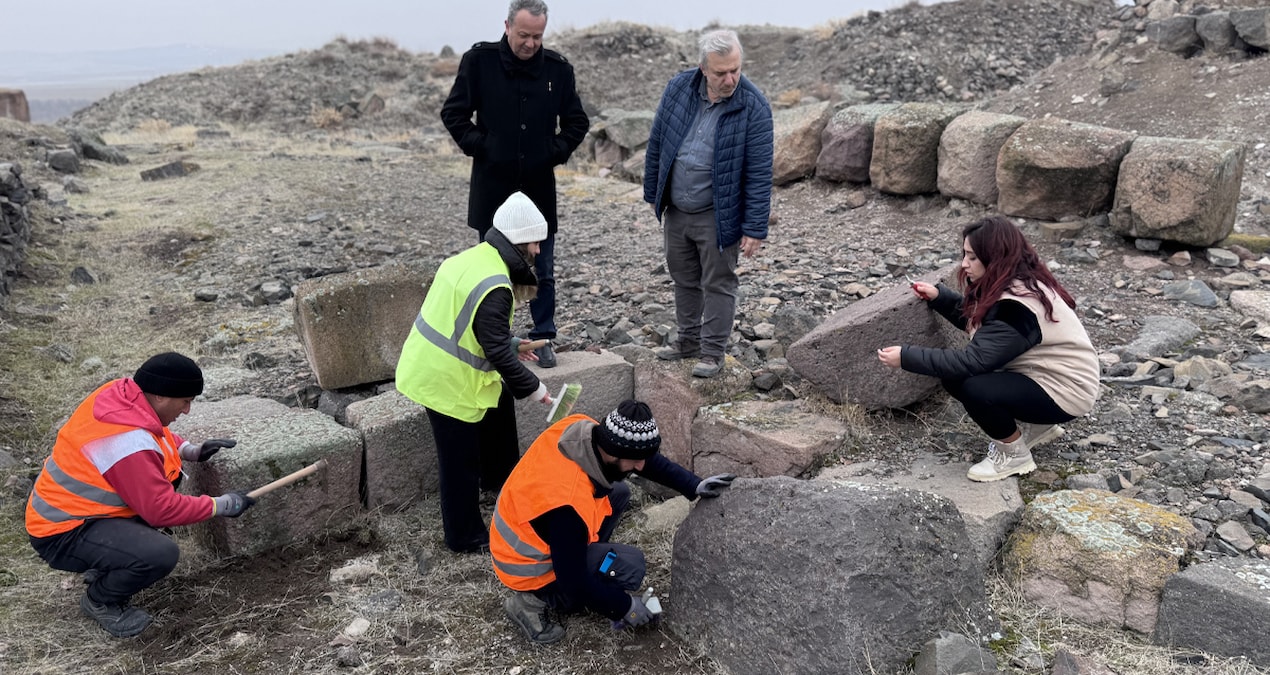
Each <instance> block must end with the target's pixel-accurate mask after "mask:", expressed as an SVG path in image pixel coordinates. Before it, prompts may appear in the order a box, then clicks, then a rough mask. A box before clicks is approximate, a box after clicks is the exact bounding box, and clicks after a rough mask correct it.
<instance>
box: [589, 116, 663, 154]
mask: <svg viewBox="0 0 1270 675" xmlns="http://www.w3.org/2000/svg"><path fill="white" fill-rule="evenodd" d="M653 117H654V113H653V111H652V110H621V109H618V108H613V109H610V110H602V111H600V121H599V123H598V124H596V125H595V126H594V127H592V128H591V133H594V134H596V135H597V136H599V137H602V138H606V139H608V140H610V141H612V142H613V143H615V144H617V146H618V147H619V148H622V149H624V150H626V151H628V152H631V151H635V150H639V149H640V148H643V147H644V146H646V145H648V135H649V134H650V133H651V132H652V130H653Z"/></svg>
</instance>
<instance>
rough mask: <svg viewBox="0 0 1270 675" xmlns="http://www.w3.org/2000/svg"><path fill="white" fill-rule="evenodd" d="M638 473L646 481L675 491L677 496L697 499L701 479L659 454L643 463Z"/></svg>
mask: <svg viewBox="0 0 1270 675" xmlns="http://www.w3.org/2000/svg"><path fill="white" fill-rule="evenodd" d="M638 473H639V475H641V476H643V477H644V478H647V479H648V480H651V481H653V482H655V483H661V484H662V485H665V486H666V487H668V488H671V489H673V490H677V491H678V492H679V494H681V495H683V496H685V497H687V498H688V499H696V498H697V484H698V483H700V482H701V478H700V477H699V476H697V474H695V473H693V472H691V471H689V470H687V469H685V468H683V467H682V466H679V465H678V464H676V463H674V462H672V461H670V460H669V459H666V458H665V457H663V456H662V454H661V453H660V452H659V453H657V454H655V455H653V456H652V457H650V458H648V460H647V461H645V462H644V468H643V470H641V471H639V472H638Z"/></svg>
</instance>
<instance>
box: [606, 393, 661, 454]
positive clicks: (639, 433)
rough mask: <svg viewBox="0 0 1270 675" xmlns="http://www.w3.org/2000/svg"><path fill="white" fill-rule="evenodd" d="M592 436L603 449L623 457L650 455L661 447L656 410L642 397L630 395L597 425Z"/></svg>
mask: <svg viewBox="0 0 1270 675" xmlns="http://www.w3.org/2000/svg"><path fill="white" fill-rule="evenodd" d="M591 437H592V439H593V440H594V441H595V444H596V445H598V446H600V449H601V450H603V451H604V452H607V453H608V454H610V455H612V456H614V457H617V458H619V459H648V458H649V457H652V456H653V455H655V454H657V450H658V449H659V448H661V434H660V433H658V431H657V420H655V419H653V411H652V410H649V409H648V404H647V403H644V402H642V401H635V400H632V399H626V400H625V401H622V402H621V403H620V404H618V406H617V410H614V411H613V412H611V413H609V414H608V417H605V418H604V421H603V422H601V423H600V424H598V425H596V427H595V430H594V431H592V432H591Z"/></svg>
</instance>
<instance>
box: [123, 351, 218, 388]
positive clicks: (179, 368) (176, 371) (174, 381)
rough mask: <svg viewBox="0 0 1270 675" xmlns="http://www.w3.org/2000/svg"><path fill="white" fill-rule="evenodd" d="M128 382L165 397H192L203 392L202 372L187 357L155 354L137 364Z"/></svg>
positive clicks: (165, 353) (172, 353)
mask: <svg viewBox="0 0 1270 675" xmlns="http://www.w3.org/2000/svg"><path fill="white" fill-rule="evenodd" d="M132 381H133V382H136V383H137V386H138V387H141V391H144V392H145V393H147V394H154V395H156V396H167V397H168V398H193V397H195V396H198V395H199V394H201V393H203V371H202V370H200V369H199V367H198V364H197V363H194V361H193V359H191V358H189V357H188V356H182V355H180V354H177V353H176V352H164V353H162V354H156V355H155V356H151V357H150V358H149V359H147V360H146V362H145V363H143V364H141V367H140V368H138V369H137V373H136V374H135V375H133V376H132Z"/></svg>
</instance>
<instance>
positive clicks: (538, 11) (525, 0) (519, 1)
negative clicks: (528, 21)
mask: <svg viewBox="0 0 1270 675" xmlns="http://www.w3.org/2000/svg"><path fill="white" fill-rule="evenodd" d="M522 9H523V10H525V11H526V12H529V13H530V14H531V15H533V16H547V3H545V2H543V1H542V0H512V4H511V5H509V6H508V7H507V25H509V26H510V25H511V24H513V23H515V22H516V15H517V14H518V13H520V10H522Z"/></svg>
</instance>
